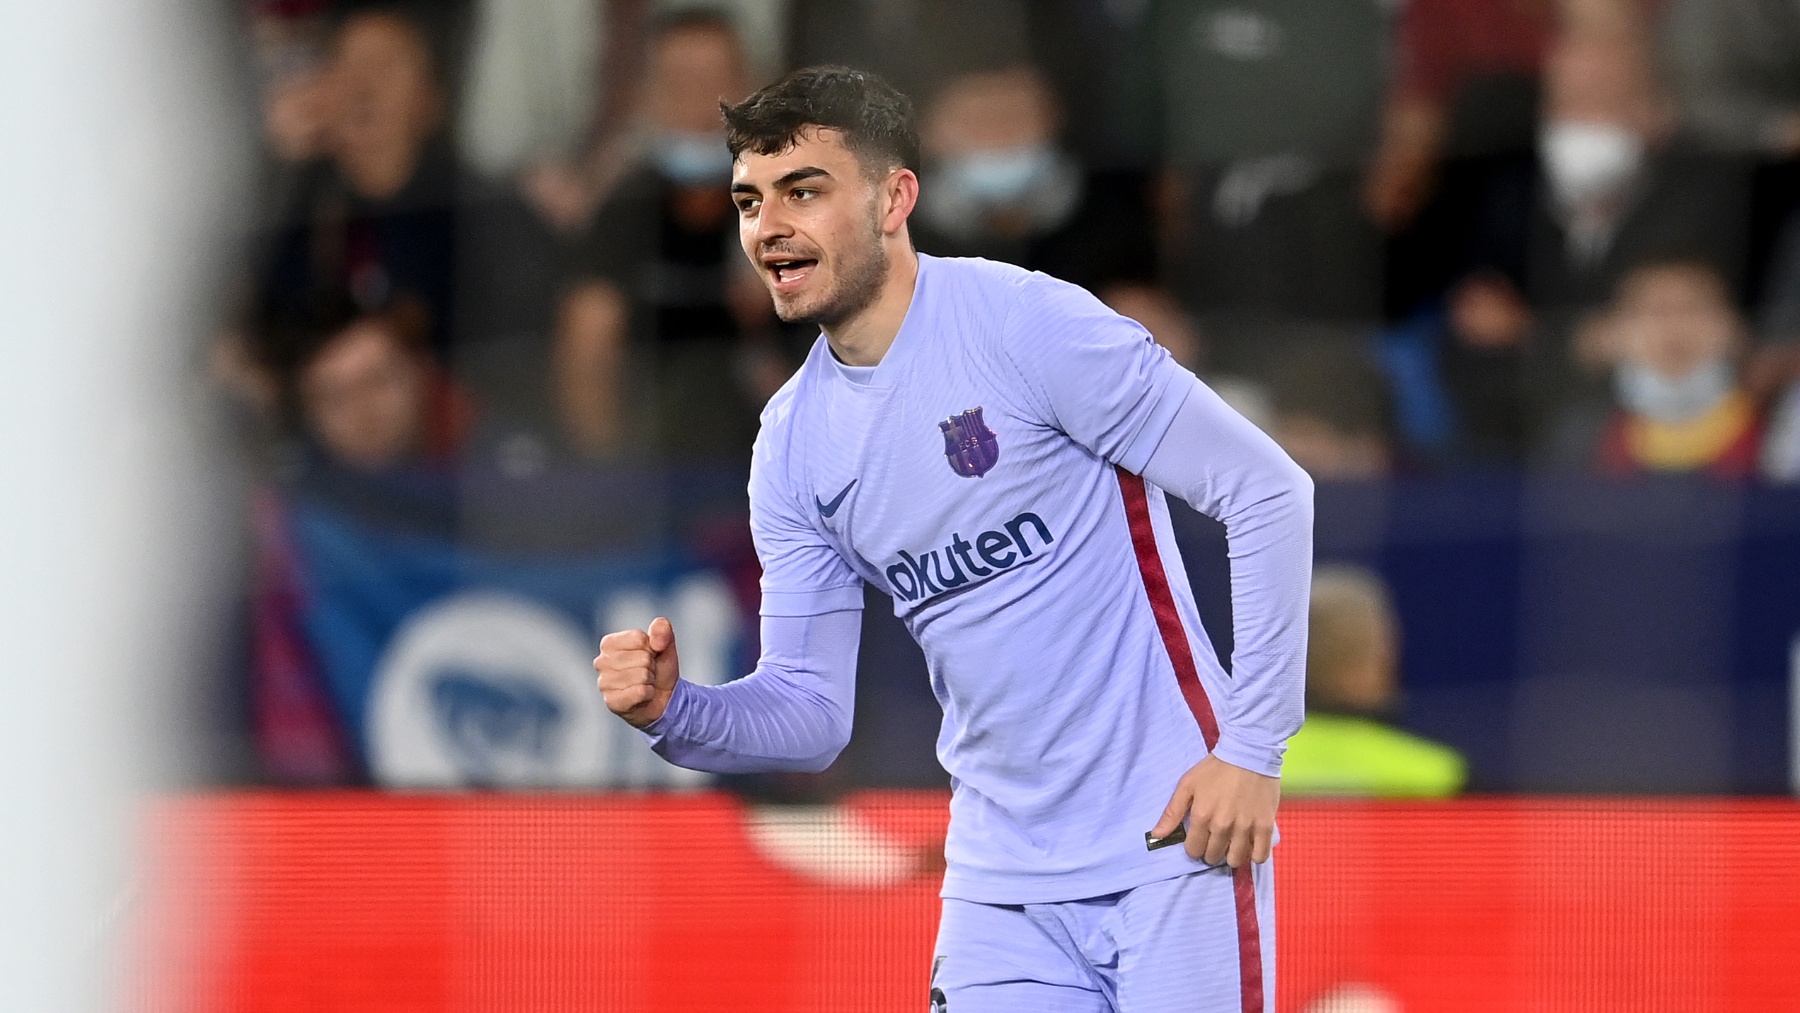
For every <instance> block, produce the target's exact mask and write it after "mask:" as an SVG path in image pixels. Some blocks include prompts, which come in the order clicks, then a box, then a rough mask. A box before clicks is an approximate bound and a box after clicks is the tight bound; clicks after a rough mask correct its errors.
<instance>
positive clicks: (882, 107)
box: [719, 66, 919, 175]
mask: <svg viewBox="0 0 1800 1013" xmlns="http://www.w3.org/2000/svg"><path fill="white" fill-rule="evenodd" d="M719 109H720V111H722V112H723V113H724V114H725V131H726V143H727V145H728V146H729V147H730V148H731V157H732V158H737V157H738V156H739V155H741V154H743V153H744V152H746V151H749V152H753V153H755V154H758V155H774V154H779V153H780V152H783V151H786V150H788V149H789V148H792V147H793V146H794V145H795V143H797V142H798V141H799V140H800V135H801V134H802V133H804V132H805V131H807V130H814V129H824V130H835V131H837V132H838V133H839V134H840V135H842V137H843V139H844V146H845V147H847V148H849V149H850V150H851V152H853V153H854V154H855V155H856V157H857V159H858V160H859V161H861V162H862V164H863V169H864V170H865V171H867V172H868V173H870V174H871V175H885V174H886V173H888V172H890V171H892V170H894V169H897V168H901V167H904V168H908V169H912V170H914V171H917V170H918V168H919V128H918V124H917V123H916V122H915V119H914V115H913V104H912V100H911V99H909V98H907V97H906V96H905V95H903V94H901V93H900V91H899V90H898V89H896V88H895V87H894V86H893V85H891V84H888V83H887V82H886V81H884V80H882V79H881V78H880V77H879V76H877V75H875V74H871V73H869V72H868V71H866V70H854V69H852V68H850V67H830V66H827V67H806V68H803V69H801V70H796V71H794V72H793V73H791V74H789V75H787V76H786V77H784V78H782V79H781V80H779V81H776V82H775V83H774V84H771V85H769V86H767V87H765V88H763V89H761V90H759V91H758V92H757V93H756V94H754V95H751V96H750V97H749V98H747V99H745V100H744V101H742V102H739V103H738V104H736V105H731V104H728V103H720V105H719Z"/></svg>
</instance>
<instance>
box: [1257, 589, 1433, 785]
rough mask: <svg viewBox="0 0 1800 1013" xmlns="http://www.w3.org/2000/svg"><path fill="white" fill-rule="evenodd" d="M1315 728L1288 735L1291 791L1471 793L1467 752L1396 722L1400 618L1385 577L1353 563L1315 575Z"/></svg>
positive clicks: (1310, 664)
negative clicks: (1465, 789)
mask: <svg viewBox="0 0 1800 1013" xmlns="http://www.w3.org/2000/svg"><path fill="white" fill-rule="evenodd" d="M1306 635H1307V649H1306V724H1305V725H1304V726H1302V727H1301V729H1300V731H1299V733H1298V734H1296V735H1295V736H1294V737H1293V738H1291V739H1289V740H1288V751H1287V758H1286V761H1285V762H1284V764H1283V766H1282V773H1281V780H1282V792H1283V793H1284V794H1288V795H1356V796H1368V797H1389V798H1399V797H1411V798H1444V797H1447V796H1451V795H1455V794H1457V793H1458V792H1460V791H1461V790H1462V787H1463V783H1464V781H1465V780H1466V778H1467V772H1466V765H1465V764H1464V761H1463V758H1462V757H1461V756H1460V755H1459V754H1458V753H1457V752H1456V751H1455V750H1454V749H1451V748H1450V747H1448V746H1445V745H1442V744H1440V743H1437V742H1432V741H1430V740H1428V739H1423V738H1420V737H1418V736H1416V735H1412V734H1410V733H1408V732H1405V731H1402V730H1400V729H1399V728H1396V727H1394V720H1395V713H1396V711H1397V710H1398V709H1399V704H1400V675H1399V666H1400V622H1399V619H1398V617H1397V616H1396V615H1395V613H1394V606H1393V602H1392V601H1391V600H1390V598H1389V595H1388V590H1387V588H1386V586H1385V585H1383V584H1382V582H1381V578H1380V577H1378V576H1376V575H1375V574H1373V573H1371V572H1369V571H1367V570H1364V569H1361V568H1360V567H1353V566H1342V565H1335V566H1320V567H1318V568H1316V569H1315V570H1314V572H1313V585H1312V605H1311V608H1310V610H1309V613H1308V616H1307V631H1306Z"/></svg>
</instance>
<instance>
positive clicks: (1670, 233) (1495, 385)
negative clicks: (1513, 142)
mask: <svg viewBox="0 0 1800 1013" xmlns="http://www.w3.org/2000/svg"><path fill="white" fill-rule="evenodd" d="M1541 86H1542V98H1541V101H1540V112H1539V123H1538V133H1537V152H1536V157H1535V158H1534V159H1531V160H1529V161H1518V160H1505V161H1497V162H1495V163H1494V165H1492V166H1490V167H1488V169H1487V170H1486V171H1485V174H1484V175H1482V176H1481V177H1480V178H1479V179H1478V180H1473V181H1471V182H1470V193H1471V196H1469V197H1468V198H1467V199H1466V200H1465V201H1464V204H1465V210H1464V211H1463V212H1462V214H1463V216H1464V217H1463V218H1462V219H1461V221H1460V223H1459V224H1458V225H1457V226H1456V228H1457V230H1458V231H1460V232H1461V233H1462V234H1463V236H1464V239H1463V240H1462V243H1463V246H1462V249H1461V252H1459V253H1456V254H1454V255H1453V256H1454V258H1455V260H1456V261H1457V262H1458V265H1457V267H1456V269H1455V270H1454V271H1453V272H1452V276H1453V277H1456V278H1458V279H1459V280H1458V281H1457V282H1455V283H1454V284H1452V285H1451V286H1450V288H1449V291H1448V292H1447V293H1446V300H1445V304H1446V307H1447V311H1446V324H1445V335H1446V342H1445V347H1444V352H1443V361H1444V371H1445V378H1446V384H1447V386H1448V388H1449V389H1450V393H1451V395H1452V398H1453V399H1454V400H1455V401H1456V402H1457V404H1458V407H1459V409H1460V410H1461V412H1462V413H1463V414H1464V415H1465V416H1467V417H1466V418H1465V420H1464V425H1465V428H1467V429H1469V430H1470V431H1472V432H1477V433H1484V434H1486V436H1485V437H1484V439H1485V440H1486V443H1485V444H1484V445H1487V446H1491V447H1492V448H1493V453H1495V454H1498V455H1500V456H1503V457H1506V458H1511V459H1518V460H1527V459H1532V458H1537V457H1549V458H1552V459H1560V460H1563V461H1565V462H1567V461H1569V460H1570V459H1571V457H1575V458H1579V457H1581V456H1582V452H1580V451H1576V450H1574V449H1573V448H1576V447H1585V446H1586V445H1587V444H1588V440H1587V438H1586V437H1584V438H1582V439H1576V440H1571V439H1570V437H1569V433H1570V432H1571V428H1570V426H1569V424H1568V421H1567V420H1568V419H1569V418H1571V417H1573V416H1574V415H1575V414H1577V413H1586V414H1588V415H1590V416H1591V415H1592V414H1593V412H1594V410H1595V408H1596V406H1598V405H1603V404H1605V403H1607V402H1609V401H1610V399H1611V393H1610V390H1609V383H1608V380H1609V375H1608V368H1609V366H1610V362H1609V361H1608V360H1604V359H1603V358H1597V357H1596V356H1594V355H1593V354H1592V349H1593V342H1592V341H1589V340H1586V339H1584V337H1583V335H1585V334H1587V333H1588V332H1589V331H1590V330H1591V327H1590V323H1591V321H1592V319H1593V317H1594V316H1595V315H1596V314H1598V313H1600V312H1602V311H1603V310H1605V308H1606V307H1607V305H1608V303H1609V301H1610V300H1611V299H1612V296H1613V293H1614V290H1615V289H1616V288H1617V287H1618V285H1619V282H1620V279H1621V277H1622V276H1623V275H1624V274H1625V273H1626V272H1627V271H1628V270H1629V269H1630V268H1631V267H1632V265H1634V264H1637V263H1641V262H1643V261H1644V260H1645V259H1647V258H1650V257H1666V256H1669V255H1672V254H1675V255H1679V256H1681V257H1683V258H1685V259H1688V260H1692V261H1695V262H1698V263H1702V264H1705V265H1707V266H1708V268H1709V269H1710V270H1712V271H1714V272H1716V273H1717V274H1718V275H1719V276H1721V277H1723V278H1724V279H1726V284H1727V285H1729V286H1731V287H1732V289H1733V290H1735V288H1736V286H1737V284H1738V282H1739V280H1740V277H1741V275H1742V273H1743V263H1742V261H1743V245H1744V244H1743V237H1744V235H1745V230H1746V228H1747V218H1746V216H1747V213H1748V207H1749V203H1748V199H1749V187H1748V174H1747V171H1746V169H1745V167H1744V166H1743V165H1741V164H1739V163H1738V162H1737V161H1736V160H1734V159H1731V158H1729V157H1724V156H1719V155H1716V154H1714V153H1710V152H1707V151H1704V150H1702V149H1701V148H1700V147H1699V146H1697V145H1695V144H1693V143H1691V142H1690V141H1689V140H1688V139H1687V138H1686V137H1685V136H1683V135H1682V134H1681V133H1680V132H1679V131H1678V129H1677V123H1676V120H1675V118H1674V115H1673V108H1672V105H1671V104H1670V102H1669V101H1668V100H1667V99H1666V97H1665V96H1664V94H1663V91H1662V89H1661V87H1660V85H1659V75H1658V68H1657V67H1656V66H1655V65H1654V62H1653V60H1652V59H1651V54H1650V52H1649V50H1648V49H1647V48H1646V46H1645V43H1644V41H1643V39H1642V38H1641V37H1640V36H1639V35H1637V34H1636V33H1634V32H1632V31H1629V30H1626V29H1624V28H1613V29H1610V30H1600V29H1597V28H1592V27H1590V28H1586V29H1583V30H1579V31H1567V32H1565V33H1564V34H1563V35H1561V36H1560V37H1558V38H1557V39H1555V40H1554V41H1553V43H1552V45H1551V47H1550V50H1549V53H1548V55H1547V57H1546V61H1545V66H1544V73H1543V78H1542V82H1541ZM1592 430H1593V426H1592V425H1589V426H1588V427H1587V429H1586V431H1587V432H1589V433H1591V432H1592Z"/></svg>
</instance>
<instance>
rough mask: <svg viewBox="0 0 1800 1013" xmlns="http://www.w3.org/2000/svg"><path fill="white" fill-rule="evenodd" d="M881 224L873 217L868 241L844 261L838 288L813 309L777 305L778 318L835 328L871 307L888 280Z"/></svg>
mask: <svg viewBox="0 0 1800 1013" xmlns="http://www.w3.org/2000/svg"><path fill="white" fill-rule="evenodd" d="M881 238H882V236H881V221H880V219H879V218H878V217H875V216H874V215H871V216H870V229H869V242H868V243H867V245H866V246H864V247H862V248H861V250H860V252H859V253H858V254H857V255H856V256H855V257H854V259H844V260H842V261H841V263H842V265H843V269H842V271H841V273H840V274H839V277H838V283H837V286H836V288H834V289H833V290H832V291H830V292H828V293H825V294H824V295H822V296H821V297H820V300H819V302H818V304H817V305H814V306H789V307H785V308H784V307H783V306H782V305H781V304H780V303H779V302H777V303H776V304H775V315H776V316H778V317H780V318H781V321H782V322H783V323H788V324H806V325H817V326H819V327H826V328H830V327H836V326H837V325H839V324H841V323H843V322H844V321H846V320H849V319H850V318H851V317H854V316H856V315H857V314H858V313H861V312H862V311H863V310H866V309H868V308H869V306H870V305H871V304H873V303H874V302H875V299H876V297H877V296H879V295H881V286H882V284H883V283H884V282H885V281H887V273H888V254H887V247H886V246H885V245H883V243H882V241H881Z"/></svg>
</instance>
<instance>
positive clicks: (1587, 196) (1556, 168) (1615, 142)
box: [1538, 121, 1644, 207]
mask: <svg viewBox="0 0 1800 1013" xmlns="http://www.w3.org/2000/svg"><path fill="white" fill-rule="evenodd" d="M1538 150H1539V155H1540V157H1541V158H1542V160H1543V163H1544V172H1545V173H1546V174H1547V175H1548V176H1549V177H1550V187H1551V189H1552V190H1553V191H1554V192H1555V195H1556V201H1557V203H1559V204H1561V205H1563V206H1564V207H1577V206H1580V205H1583V204H1588V203H1591V202H1593V201H1596V200H1603V199H1605V198H1607V197H1611V196H1614V195H1616V194H1617V193H1618V192H1619V191H1620V190H1622V189H1624V188H1625V186H1626V185H1628V184H1629V183H1630V182H1631V181H1632V180H1633V179H1634V178H1635V177H1636V176H1637V174H1638V170H1639V169H1640V168H1641V167H1642V166H1643V164H1644V139H1643V138H1642V137H1640V136H1638V134H1636V133H1635V132H1633V131H1631V130H1630V129H1628V128H1626V127H1622V126H1619V125H1617V124H1613V123H1584V122H1579V121H1565V122H1557V123H1551V124H1549V125H1547V126H1545V127H1544V128H1543V130H1542V131H1541V132H1540V133H1539V135H1538Z"/></svg>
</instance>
